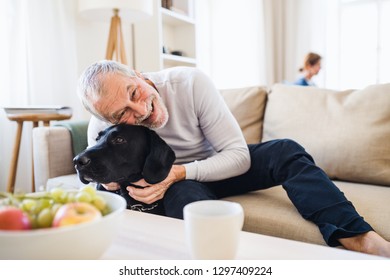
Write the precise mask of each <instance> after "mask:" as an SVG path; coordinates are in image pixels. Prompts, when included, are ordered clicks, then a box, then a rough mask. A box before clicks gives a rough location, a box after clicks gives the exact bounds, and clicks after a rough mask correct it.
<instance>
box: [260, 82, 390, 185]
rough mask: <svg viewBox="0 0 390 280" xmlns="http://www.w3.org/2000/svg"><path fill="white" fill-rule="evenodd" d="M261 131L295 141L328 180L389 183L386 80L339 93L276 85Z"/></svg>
mask: <svg viewBox="0 0 390 280" xmlns="http://www.w3.org/2000/svg"><path fill="white" fill-rule="evenodd" d="M263 133H264V139H263V141H267V140H271V139H277V138H290V139H293V140H295V141H297V142H298V143H299V144H301V145H302V146H303V147H304V148H305V149H306V150H307V151H308V152H309V153H310V154H311V155H312V156H313V158H314V160H315V162H316V163H317V165H318V166H320V167H321V168H322V169H324V171H325V172H326V173H327V174H328V176H329V177H331V178H332V179H340V180H345V181H353V182H361V183H370V184H381V185H387V186H390V84H382V85H372V86H369V87H367V88H364V89H362V90H346V91H340V92H339V91H335V90H328V89H320V88H316V87H299V86H288V85H281V84H276V85H274V86H273V87H272V89H271V92H270V94H269V96H268V102H267V108H266V112H265V117H264V131H263Z"/></svg>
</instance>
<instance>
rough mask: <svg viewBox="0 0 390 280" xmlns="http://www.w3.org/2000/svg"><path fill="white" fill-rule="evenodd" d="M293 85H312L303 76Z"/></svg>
mask: <svg viewBox="0 0 390 280" xmlns="http://www.w3.org/2000/svg"><path fill="white" fill-rule="evenodd" d="M293 85H297V86H310V85H311V84H309V83H308V82H307V80H306V79H305V77H302V78H299V79H298V80H296V81H295V82H294V83H293Z"/></svg>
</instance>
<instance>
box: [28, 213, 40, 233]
mask: <svg viewBox="0 0 390 280" xmlns="http://www.w3.org/2000/svg"><path fill="white" fill-rule="evenodd" d="M27 215H28V217H29V219H30V222H31V228H32V229H36V228H38V221H37V215H35V214H31V213H27Z"/></svg>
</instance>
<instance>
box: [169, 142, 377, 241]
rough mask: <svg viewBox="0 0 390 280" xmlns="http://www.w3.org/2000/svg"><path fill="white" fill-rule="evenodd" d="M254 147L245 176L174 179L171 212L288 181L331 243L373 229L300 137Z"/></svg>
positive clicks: (294, 198) (179, 215)
mask: <svg viewBox="0 0 390 280" xmlns="http://www.w3.org/2000/svg"><path fill="white" fill-rule="evenodd" d="M248 147H249V151H250V155H251V167H250V169H249V170H248V172H246V173H245V174H243V175H240V176H237V177H232V178H229V179H225V180H221V181H217V182H206V183H205V182H197V181H193V180H184V181H180V182H177V183H175V184H173V185H172V186H171V187H170V188H169V189H168V191H167V192H166V194H165V197H164V207H165V213H166V215H167V216H169V217H175V218H180V219H182V218H183V208H184V206H185V205H186V204H188V203H190V202H193V201H198V200H207V199H219V198H223V197H227V196H232V195H238V194H243V193H247V192H250V191H256V190H261V189H267V188H270V187H273V186H278V185H282V186H283V188H284V189H285V190H286V192H287V195H288V197H289V198H290V200H291V201H292V203H293V204H294V205H295V207H296V208H297V209H298V211H299V213H300V214H301V215H302V217H303V218H305V219H307V220H309V221H312V222H313V223H315V224H316V225H317V226H318V227H319V229H320V231H321V233H322V235H323V237H324V240H325V241H326V243H327V244H328V245H329V246H339V245H340V243H339V242H338V239H339V238H345V237H352V236H355V235H357V234H361V233H365V232H367V231H370V230H373V229H372V227H371V226H370V225H369V224H368V223H366V222H365V221H364V220H363V218H362V217H361V216H360V215H359V214H358V213H357V212H356V210H355V208H354V207H353V205H352V203H351V202H350V201H348V200H347V199H346V197H345V196H344V194H343V193H342V192H341V191H340V190H339V189H338V188H337V187H336V186H335V185H334V184H333V182H332V181H331V180H330V179H329V178H328V176H327V175H326V174H325V172H324V171H323V170H321V169H320V168H319V167H317V166H316V165H315V163H314V161H313V159H312V157H311V156H310V155H309V154H308V153H307V152H306V151H305V150H304V149H303V148H302V146H300V145H299V144H297V143H296V142H294V141H292V140H288V139H283V140H273V141H269V142H265V143H260V144H254V145H249V146H248Z"/></svg>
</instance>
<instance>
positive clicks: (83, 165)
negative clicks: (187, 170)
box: [73, 124, 176, 184]
mask: <svg viewBox="0 0 390 280" xmlns="http://www.w3.org/2000/svg"><path fill="white" fill-rule="evenodd" d="M96 140H97V143H96V145H95V146H93V147H90V148H89V149H86V150H85V151H83V152H82V153H80V154H78V155H77V156H76V157H75V158H74V159H73V163H74V165H75V168H76V170H77V173H78V176H79V178H80V180H81V181H82V182H83V183H85V184H87V183H89V182H97V183H102V184H107V183H110V182H116V183H119V184H129V183H131V182H135V181H138V180H139V179H141V178H144V179H145V181H146V182H148V183H150V184H155V183H158V182H160V181H162V180H164V179H165V178H166V177H167V176H168V173H169V171H170V169H171V167H172V164H173V162H174V161H175V159H176V157H175V153H174V152H173V150H172V149H171V148H170V147H169V146H168V145H167V144H166V143H165V141H164V140H162V139H161V138H160V137H159V136H158V135H157V134H156V132H154V131H153V130H150V129H148V128H146V127H143V126H137V125H126V124H119V125H114V126H111V127H109V128H107V129H105V130H103V131H101V132H100V133H99V136H98V138H97V139H96Z"/></svg>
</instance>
